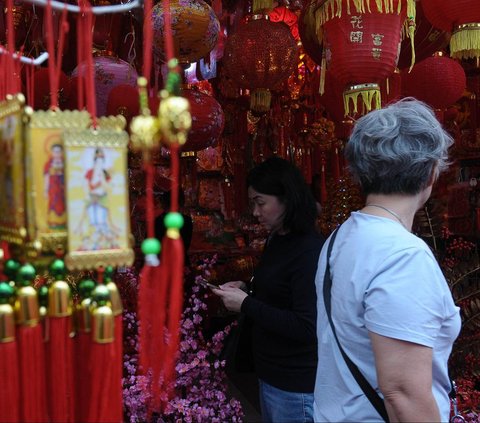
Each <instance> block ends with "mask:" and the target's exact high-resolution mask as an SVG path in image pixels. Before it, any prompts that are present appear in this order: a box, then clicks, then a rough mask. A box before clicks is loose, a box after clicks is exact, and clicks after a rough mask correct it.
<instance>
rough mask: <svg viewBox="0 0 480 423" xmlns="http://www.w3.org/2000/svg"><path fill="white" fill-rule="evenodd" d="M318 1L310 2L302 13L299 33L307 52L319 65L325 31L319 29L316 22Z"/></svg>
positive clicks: (299, 19) (299, 21) (299, 20)
mask: <svg viewBox="0 0 480 423" xmlns="http://www.w3.org/2000/svg"><path fill="white" fill-rule="evenodd" d="M315 9H316V0H310V1H309V2H308V3H307V4H306V5H305V7H304V8H303V9H302V11H301V12H300V16H299V18H298V32H299V36H300V40H301V41H302V46H303V49H304V50H305V52H306V53H307V54H308V55H309V56H310V57H311V58H312V59H313V60H314V61H315V63H317V64H318V65H321V64H322V51H323V46H322V41H323V30H322V28H321V27H320V28H317V24H316V20H315Z"/></svg>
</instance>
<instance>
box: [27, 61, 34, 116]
mask: <svg viewBox="0 0 480 423" xmlns="http://www.w3.org/2000/svg"><path fill="white" fill-rule="evenodd" d="M34 72H35V67H34V65H27V66H26V68H25V74H26V76H25V80H26V86H27V104H28V105H29V106H30V107H33V96H34V94H35V88H34V87H35V84H34V83H33V74H34Z"/></svg>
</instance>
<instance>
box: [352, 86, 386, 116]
mask: <svg viewBox="0 0 480 423" xmlns="http://www.w3.org/2000/svg"><path fill="white" fill-rule="evenodd" d="M358 97H360V99H361V100H362V103H361V104H362V106H364V107H362V112H365V111H366V112H367V113H368V112H370V111H371V110H372V103H374V108H375V109H376V110H378V109H380V108H381V105H382V97H381V93H380V88H379V87H377V88H370V87H369V88H368V89H355V90H346V91H344V93H343V106H344V111H345V116H348V115H350V111H351V110H350V101H352V102H353V114H356V113H358Z"/></svg>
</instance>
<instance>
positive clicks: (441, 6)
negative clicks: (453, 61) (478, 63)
mask: <svg viewBox="0 0 480 423" xmlns="http://www.w3.org/2000/svg"><path fill="white" fill-rule="evenodd" d="M422 4H423V9H424V12H425V16H426V17H427V18H428V20H429V21H430V22H431V23H432V24H433V25H434V26H435V27H437V28H440V29H443V30H447V31H450V32H452V38H451V39H450V55H451V56H452V57H454V58H457V59H477V60H478V58H479V57H480V2H479V1H478V0H455V1H453V0H422Z"/></svg>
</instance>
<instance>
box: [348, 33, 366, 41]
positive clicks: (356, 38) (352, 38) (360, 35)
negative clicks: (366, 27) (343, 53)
mask: <svg viewBox="0 0 480 423" xmlns="http://www.w3.org/2000/svg"><path fill="white" fill-rule="evenodd" d="M350 42H351V43H362V42H363V32H362V31H351V32H350Z"/></svg>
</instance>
